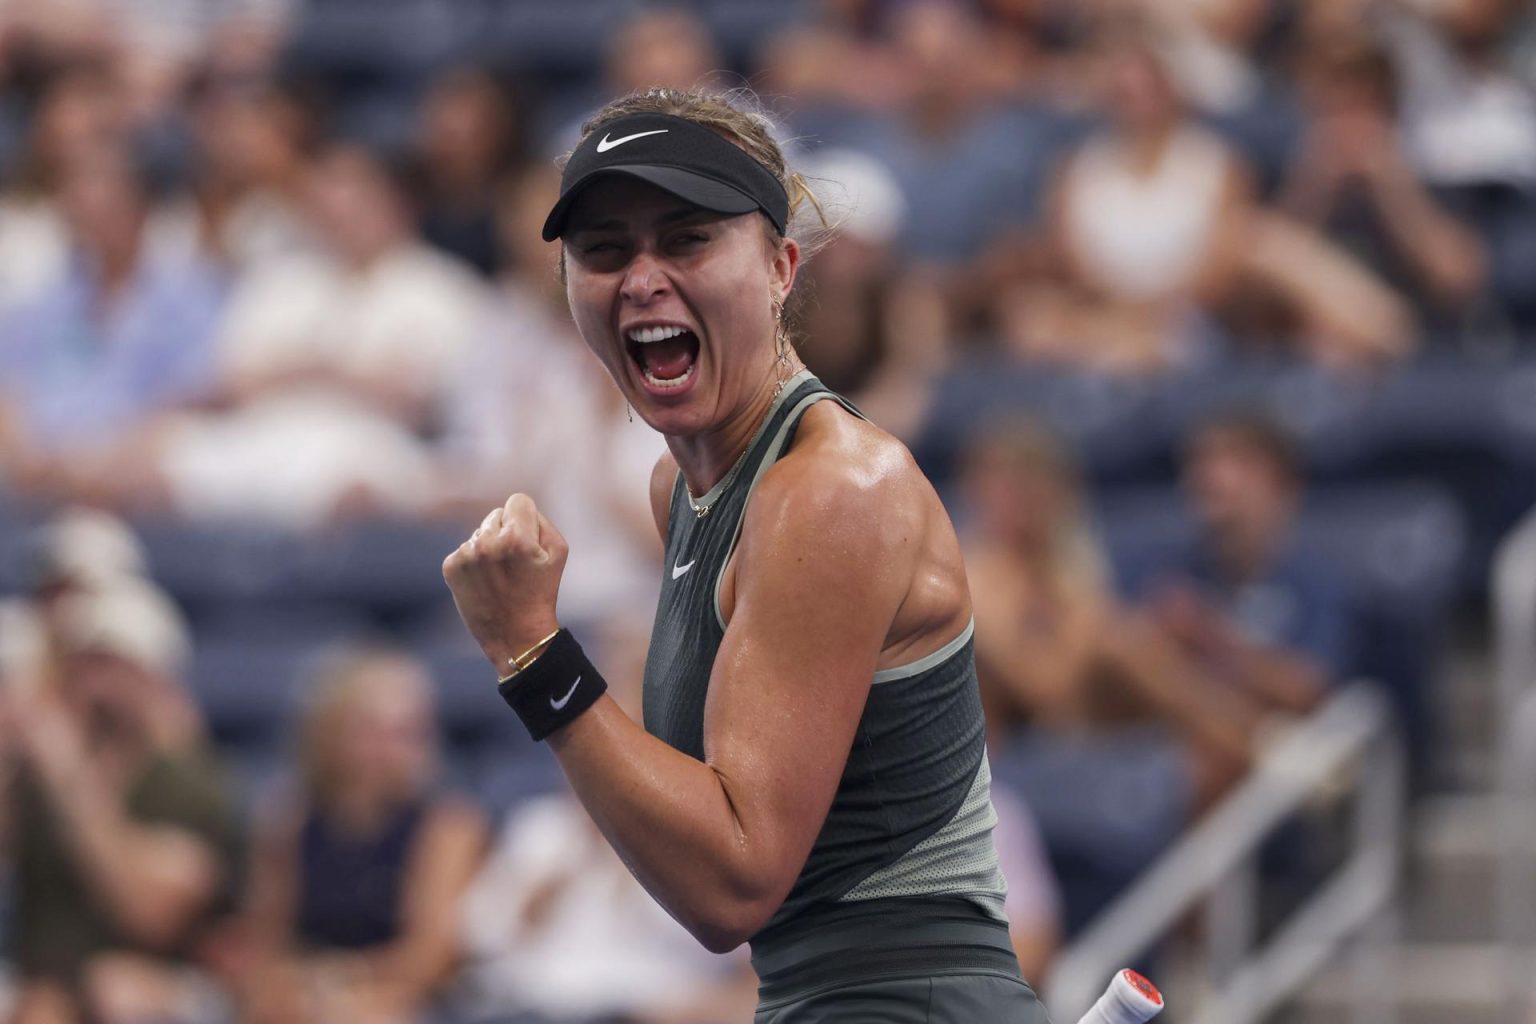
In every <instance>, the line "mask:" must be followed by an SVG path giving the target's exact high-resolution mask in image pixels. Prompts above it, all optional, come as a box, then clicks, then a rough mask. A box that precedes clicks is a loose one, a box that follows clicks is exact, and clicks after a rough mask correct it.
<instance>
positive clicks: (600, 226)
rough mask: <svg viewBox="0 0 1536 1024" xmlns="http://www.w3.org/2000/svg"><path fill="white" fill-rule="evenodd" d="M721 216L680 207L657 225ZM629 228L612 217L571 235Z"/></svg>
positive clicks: (667, 214)
mask: <svg viewBox="0 0 1536 1024" xmlns="http://www.w3.org/2000/svg"><path fill="white" fill-rule="evenodd" d="M719 216H721V215H720V214H717V213H715V212H714V211H713V210H706V209H704V208H703V207H700V206H679V207H676V208H675V209H673V210H670V211H668V212H667V213H664V214H662V215H661V216H660V217H658V218H657V219H656V223H657V224H658V225H661V226H663V227H666V226H669V225H672V224H677V223H680V222H682V221H686V220H689V219H690V218H693V217H699V218H701V219H709V218H718V217H719ZM628 228H629V222H628V221H624V220H620V219H618V218H617V217H610V218H609V219H608V220H605V221H601V222H600V223H597V224H578V225H576V226H575V227H573V228H571V234H573V235H578V234H585V233H586V232H589V231H593V232H596V231H624V230H626V229H628Z"/></svg>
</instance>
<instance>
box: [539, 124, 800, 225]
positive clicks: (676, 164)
mask: <svg viewBox="0 0 1536 1024" xmlns="http://www.w3.org/2000/svg"><path fill="white" fill-rule="evenodd" d="M610 175H622V176H626V177H630V178H636V179H639V180H640V181H644V182H647V183H649V184H651V185H655V186H656V187H657V188H659V189H661V190H662V191H664V192H667V193H670V194H671V195H674V196H677V197H678V198H679V199H682V200H684V201H686V202H689V203H692V204H693V205H695V206H697V207H700V208H701V209H705V210H711V211H713V212H715V213H735V214H740V213H751V212H752V211H753V210H761V211H762V212H763V214H764V215H765V216H766V217H767V218H768V220H769V221H770V222H771V223H772V224H773V226H774V229H775V230H776V231H778V233H779V234H781V235H782V234H784V231H785V229H786V227H787V226H788V222H789V196H788V195H787V194H786V193H785V191H784V186H783V185H782V184H780V183H779V179H778V178H777V177H776V176H775V175H774V174H773V172H772V171H770V170H768V168H766V167H764V166H763V165H762V164H760V163H758V162H757V161H756V160H754V159H753V158H752V157H751V156H749V155H748V154H747V152H746V151H745V150H743V149H742V148H741V147H739V146H737V145H735V144H734V143H732V142H730V141H729V140H727V139H726V138H725V137H724V136H722V135H720V134H719V133H717V132H715V131H713V130H711V129H709V128H706V127H704V126H703V125H700V124H695V123H694V122H692V121H689V120H687V119H686V118H682V117H674V116H672V115H671V114H629V115H627V116H625V117H620V118H617V119H615V120H613V121H610V122H608V123H607V124H605V125H603V127H602V128H601V129H600V130H598V131H594V132H592V133H590V134H589V135H588V136H587V137H586V138H585V139H583V140H582V141H581V144H580V145H578V146H577V147H576V150H575V152H573V153H572V154H571V158H570V160H569V161H567V163H566V165H565V171H564V173H563V174H562V175H561V177H560V198H559V199H558V200H557V201H556V202H555V205H554V207H553V208H552V209H551V210H550V211H549V217H548V218H546V219H545V221H544V232H543V234H544V241H546V242H552V241H554V240H555V239H557V238H559V237H561V236H562V235H564V234H565V230H566V222H567V221H568V220H569V218H570V214H571V207H572V205H573V204H574V203H575V202H576V199H577V197H578V196H580V195H581V193H582V192H584V191H585V190H586V189H587V188H588V187H589V186H590V185H592V184H593V183H594V182H596V181H598V180H600V179H602V178H604V177H607V176H610Z"/></svg>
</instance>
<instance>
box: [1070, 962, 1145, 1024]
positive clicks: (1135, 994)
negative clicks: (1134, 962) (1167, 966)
mask: <svg viewBox="0 0 1536 1024" xmlns="http://www.w3.org/2000/svg"><path fill="white" fill-rule="evenodd" d="M1162 1012H1163V994H1162V993H1161V992H1159V991H1158V990H1157V986H1156V985H1153V984H1152V983H1151V982H1150V981H1148V980H1147V979H1146V978H1143V977H1142V976H1141V975H1139V974H1137V973H1136V972H1135V971H1129V970H1127V971H1121V972H1120V973H1119V974H1117V975H1115V977H1114V980H1113V981H1111V982H1110V983H1109V988H1107V989H1105V990H1104V994H1103V995H1102V996H1100V997H1099V1001H1098V1002H1096V1003H1094V1004H1093V1009H1091V1010H1089V1011H1088V1015H1087V1016H1085V1017H1084V1018H1083V1019H1082V1020H1080V1021H1078V1024H1142V1022H1143V1021H1149V1020H1151V1019H1152V1018H1153V1017H1156V1016H1157V1015H1158V1014H1159V1013H1162Z"/></svg>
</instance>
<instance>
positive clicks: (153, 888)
mask: <svg viewBox="0 0 1536 1024" xmlns="http://www.w3.org/2000/svg"><path fill="white" fill-rule="evenodd" d="M48 788H49V795H50V805H51V806H52V807H53V808H54V812H55V814H56V815H57V817H58V820H59V823H60V825H61V828H62V831H63V833H64V836H65V839H66V842H67V843H68V845H69V847H70V850H71V852H72V853H73V855H74V859H75V862H76V863H77V864H78V865H79V866H80V868H81V870H82V873H83V874H84V876H85V879H86V883H87V884H88V885H89V886H90V887H91V889H92V890H94V891H95V892H96V894H97V895H98V896H99V897H100V899H101V900H102V902H103V903H104V904H105V906H106V908H107V910H108V912H109V913H110V915H111V916H112V918H113V920H114V921H115V922H116V923H117V925H118V926H119V927H120V928H122V929H123V930H124V931H126V932H128V933H129V934H131V935H133V936H134V937H135V938H137V939H139V940H140V941H143V942H147V943H150V944H152V945H154V944H159V943H163V942H168V941H170V940H171V939H172V938H174V936H175V934H176V932H177V931H178V930H179V929H180V927H181V925H182V924H183V923H184V921H185V908H186V907H187V906H188V904H189V902H191V901H189V900H188V898H187V895H188V892H189V890H195V889H199V888H202V887H203V885H204V884H205V881H204V880H205V879H206V877H207V871H208V869H209V865H208V863H207V862H206V860H205V859H204V858H203V857H202V856H200V855H199V854H201V852H202V851H201V850H200V848H195V840H192V839H190V838H186V839H183V838H182V837H175V838H172V837H169V836H166V835H164V834H162V830H155V829H150V828H146V827H144V826H142V825H139V824H137V823H135V822H133V821H132V820H130V819H129V818H128V817H127V815H126V814H125V813H124V811H123V808H122V806H121V804H120V802H119V800H118V799H117V797H116V794H114V793H113V792H112V791H111V790H110V789H109V787H108V784H107V782H106V780H105V779H103V778H102V777H101V775H100V773H99V772H98V771H97V770H96V769H95V767H94V766H91V765H81V766H80V767H79V768H78V769H76V770H74V771H72V772H71V773H69V775H68V776H67V777H55V778H51V779H49V781H48Z"/></svg>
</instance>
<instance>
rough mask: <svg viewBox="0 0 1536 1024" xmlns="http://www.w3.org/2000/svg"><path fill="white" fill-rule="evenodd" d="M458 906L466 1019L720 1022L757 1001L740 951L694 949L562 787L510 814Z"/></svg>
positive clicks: (560, 1023)
mask: <svg viewBox="0 0 1536 1024" xmlns="http://www.w3.org/2000/svg"><path fill="white" fill-rule="evenodd" d="M464 909H465V922H464V928H465V932H466V942H467V944H468V945H469V947H470V950H471V951H472V953H473V955H474V958H475V961H476V963H475V966H474V968H473V970H472V971H471V972H470V974H469V976H468V978H467V991H466V993H465V997H464V1001H465V1010H466V1015H467V1016H469V1017H470V1019H472V1020H495V1021H506V1020H508V1019H509V1018H510V1019H511V1020H513V1021H516V1022H517V1024H565V1022H574V1021H593V1020H601V1021H615V1022H617V1021H623V1022H626V1024H723V1022H725V1021H732V1020H745V1019H747V1018H748V1017H750V1016H751V1014H752V1008H753V1006H754V1005H756V997H757V979H756V977H755V976H754V975H753V974H752V971H751V968H750V967H749V966H748V965H747V963H746V961H745V958H744V957H742V956H739V955H737V956H726V957H721V956H716V955H714V954H711V953H709V952H707V951H705V950H704V949H703V948H702V947H700V946H699V944H698V943H697V942H696V941H694V940H693V939H692V937H691V936H689V935H688V933H687V932H686V931H684V930H683V928H682V926H681V925H679V924H678V923H677V922H676V921H673V920H672V919H671V918H670V917H668V916H667V912H666V911H665V910H663V909H662V908H661V907H660V905H658V904H657V903H656V901H655V900H654V899H652V898H651V897H650V895H649V894H647V893H646V891H645V890H644V889H642V888H641V887H640V883H638V882H636V881H635V879H634V876H632V875H631V874H630V873H629V870H628V869H627V868H625V866H624V863H623V861H621V860H619V857H618V854H616V853H614V851H613V847H612V846H610V845H609V843H608V841H607V839H605V838H604V837H603V834H602V833H601V832H599V831H598V828H597V826H596V825H595V824H593V822H592V819H591V817H590V816H589V815H588V814H587V812H586V810H585V809H584V808H583V807H582V806H581V803H580V801H578V800H577V799H576V798H575V796H573V795H571V794H568V793H563V794H560V795H558V796H546V797H538V798H535V799H533V800H530V801H528V802H526V803H524V804H522V805H521V806H519V807H518V808H517V809H516V810H515V811H514V812H513V813H512V815H511V816H510V818H509V819H508V821H507V825H506V827H505V829H504V830H503V831H502V834H501V837H500V838H499V839H498V840H497V843H496V850H495V853H494V854H493V855H492V857H491V859H490V862H489V863H488V864H487V865H486V868H485V870H484V871H483V872H482V873H481V874H480V876H479V877H478V878H477V879H476V880H475V884H474V885H473V887H471V888H470V890H469V892H468V894H467V898H466V899H465V901H464Z"/></svg>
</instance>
